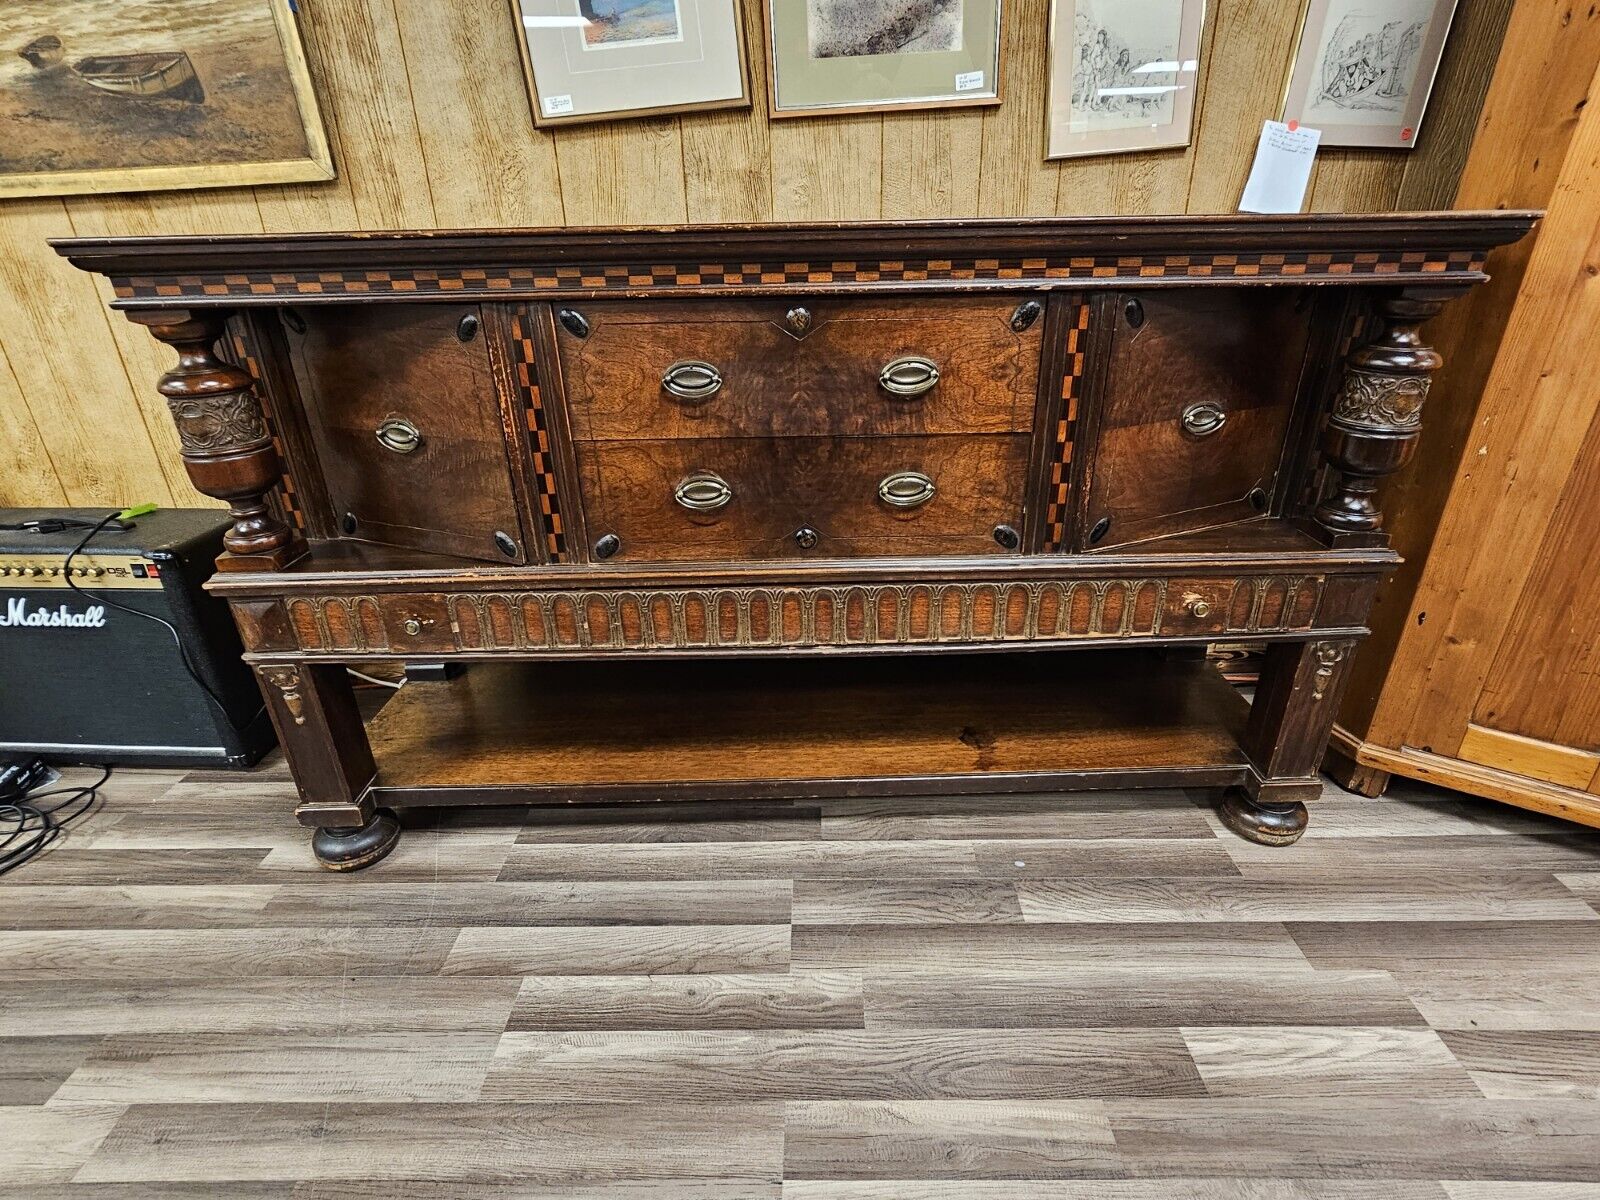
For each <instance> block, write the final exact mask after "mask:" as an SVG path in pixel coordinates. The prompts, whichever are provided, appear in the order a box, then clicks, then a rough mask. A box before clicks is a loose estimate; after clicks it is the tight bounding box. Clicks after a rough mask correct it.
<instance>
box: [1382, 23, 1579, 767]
mask: <svg viewBox="0 0 1600 1200" xmlns="http://www.w3.org/2000/svg"><path fill="white" fill-rule="evenodd" d="M1592 19H1595V20H1596V21H1600V18H1592ZM1597 57H1600V55H1597ZM1596 203H1600V113H1596V112H1591V111H1587V110H1586V111H1585V115H1584V116H1583V118H1582V119H1581V120H1579V122H1578V124H1577V128H1576V131H1575V132H1574V134H1573V137H1572V142H1571V145H1570V148H1569V151H1568V154H1567V156H1566V160H1565V165H1564V166H1563V168H1562V170H1561V178H1560V184H1559V188H1558V193H1557V195H1556V196H1555V198H1554V202H1553V204H1552V207H1551V209H1550V213H1549V215H1548V217H1547V218H1546V220H1545V223H1544V226H1543V228H1542V230H1541V232H1540V235H1539V238H1538V241H1537V243H1536V245H1535V247H1534V251H1533V257H1532V258H1531V259H1530V261H1529V263H1528V269H1527V273H1526V274H1525V275H1524V277H1523V280H1522V287H1521V291H1520V299H1519V302H1518V303H1517V304H1516V307H1515V310H1514V311H1513V313H1512V315H1511V319H1510V323H1509V325H1508V326H1507V328H1506V334H1505V338H1504V340H1503V342H1502V343H1501V353H1500V354H1499V356H1498V357H1497V359H1496V360H1495V363H1494V368H1493V370H1492V371H1491V372H1490V373H1489V376H1488V379H1487V382H1486V383H1485V386H1484V395H1483V400H1482V403H1481V405H1480V407H1479V411H1478V416H1477V425H1476V428H1477V430H1478V431H1479V436H1480V437H1481V438H1482V441H1481V442H1480V447H1481V448H1482V449H1483V451H1484V453H1482V454H1479V455H1476V456H1475V458H1474V460H1473V467H1472V470H1471V472H1470V473H1468V474H1466V475H1464V476H1463V477H1462V478H1461V479H1460V481H1459V482H1458V484H1457V486H1456V487H1455V489H1454V491H1453V493H1452V496H1451V503H1450V506H1449V509H1448V510H1447V512H1446V513H1445V516H1444V518H1443V520H1442V521H1441V523H1440V526H1439V530H1438V533H1437V535H1436V537H1435V539H1434V544H1433V550H1432V552H1431V554H1430V563H1431V564H1432V565H1431V567H1430V569H1429V571H1428V573H1427V574H1426V575H1425V576H1424V578H1423V580H1422V583H1421V585H1420V586H1419V588H1418V590H1417V593H1416V596H1415V597H1414V598H1413V600H1412V612H1413V614H1415V613H1419V612H1420V613H1425V614H1426V617H1425V618H1424V620H1421V621H1418V620H1417V619H1416V617H1415V616H1414V615H1413V617H1412V618H1411V619H1410V620H1409V621H1408V625H1412V624H1414V625H1415V626H1416V627H1415V628H1412V629H1411V631H1410V635H1409V636H1408V638H1407V639H1406V644H1405V653H1404V655H1403V657H1402V658H1399V659H1397V660H1396V663H1395V668H1394V670H1395V672H1396V674H1395V684H1394V686H1391V687H1390V688H1388V689H1387V690H1386V691H1385V693H1384V697H1383V700H1382V703H1381V705H1380V708H1379V711H1378V713H1377V715H1376V716H1375V718H1374V726H1375V727H1379V728H1383V729H1385V730H1391V729H1392V730H1395V731H1396V732H1400V731H1403V740H1404V742H1405V743H1406V744H1409V745H1414V746H1418V747H1421V748H1422V749H1425V750H1432V751H1436V752H1439V753H1444V754H1450V753H1453V752H1454V751H1455V750H1456V748H1457V747H1458V746H1459V745H1460V742H1461V738H1462V736H1463V735H1464V734H1465V732H1466V726H1467V721H1468V718H1469V715H1470V713H1471V711H1472V709H1473V707H1474V705H1475V703H1476V701H1477V697H1478V695H1479V693H1480V691H1481V689H1482V686H1483V682H1484V680H1485V678H1486V677H1487V676H1488V674H1489V672H1490V669H1491V667H1492V665H1493V659H1492V657H1491V653H1490V650H1491V648H1493V647H1497V646H1498V645H1499V644H1500V642H1501V639H1502V638H1503V637H1504V636H1505V633H1506V631H1507V629H1508V628H1509V627H1510V626H1511V624H1512V621H1513V618H1514V617H1515V615H1516V611H1515V608H1514V606H1513V603H1512V598H1513V597H1518V596H1520V595H1521V594H1522V593H1523V591H1524V589H1525V588H1526V587H1527V586H1528V584H1529V581H1530V580H1531V579H1532V578H1533V576H1534V571H1535V566H1536V559H1535V557H1534V556H1533V555H1530V554H1527V553H1522V554H1509V553H1504V549H1505V548H1506V547H1508V546H1515V545H1519V544H1520V545H1526V544H1527V543H1528V542H1529V541H1530V540H1531V536H1534V531H1530V530H1529V528H1528V520H1529V518H1530V516H1533V517H1536V518H1537V519H1538V520H1539V521H1540V524H1539V525H1538V526H1536V529H1537V536H1540V537H1541V538H1542V537H1543V536H1545V530H1546V529H1547V528H1548V525H1549V523H1550V522H1551V520H1552V514H1553V513H1554V512H1555V511H1556V508H1557V504H1558V501H1559V497H1560V496H1561V494H1562V491H1563V489H1564V488H1565V487H1566V485H1567V480H1568V479H1569V478H1571V477H1572V476H1573V475H1574V473H1575V471H1576V470H1577V469H1578V467H1579V465H1580V457H1579V456H1580V455H1581V454H1582V452H1583V447H1584V445H1585V439H1586V437H1587V436H1588V433H1589V430H1590V428H1591V426H1592V424H1593V423H1594V421H1595V420H1596V417H1597V414H1600V396H1597V394H1596V392H1595V389H1594V388H1592V387H1590V386H1589V383H1588V381H1589V372H1588V369H1587V363H1588V360H1589V359H1590V358H1591V357H1592V356H1593V355H1595V354H1597V353H1600V288H1597V287H1596V285H1595V278H1594V274H1593V272H1594V264H1595V262H1596V261H1597V256H1600V238H1597V235H1596V231H1595V227H1594V219H1593V212H1594V206H1595V204H1596ZM1491 431H1492V436H1491Z"/></svg>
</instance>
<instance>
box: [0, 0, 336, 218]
mask: <svg viewBox="0 0 1600 1200" xmlns="http://www.w3.org/2000/svg"><path fill="white" fill-rule="evenodd" d="M0 28H3V29H4V31H5V36H6V39H7V43H6V45H5V47H4V54H3V55H0V128H3V129H4V130H5V136H4V138H0V197H6V196H65V195H77V194H82V193H85V192H150V191H165V190H177V189H182V188H207V187H244V186H251V185H254V184H266V183H304V182H307V181H310V180H317V179H332V178H333V156H332V154H331V153H330V152H329V149H328V137H327V134H326V132H325V131H324V129H323V126H322V114H321V112H320V111H319V110H318V108H317V97H316V93H315V91H314V90H313V89H312V86H311V73H310V71H309V70H308V69H307V67H306V56H305V51H304V49H303V47H302V46H301V44H300V34H299V30H298V29H297V27H296V25H295V18H294V14H293V12H292V11H291V10H290V0H143V3H140V4H126V5H124V4H103V3H86V2H85V0H6V4H5V12H4V18H3V20H0Z"/></svg>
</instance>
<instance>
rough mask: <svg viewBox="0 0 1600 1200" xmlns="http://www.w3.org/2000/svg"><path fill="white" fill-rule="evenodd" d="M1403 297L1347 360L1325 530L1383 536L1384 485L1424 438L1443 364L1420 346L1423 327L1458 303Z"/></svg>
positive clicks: (1429, 294) (1331, 436) (1387, 302)
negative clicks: (1426, 407)
mask: <svg viewBox="0 0 1600 1200" xmlns="http://www.w3.org/2000/svg"><path fill="white" fill-rule="evenodd" d="M1452 295H1453V294H1452V293H1448V292H1439V291H1423V290H1415V291H1404V292H1399V293H1397V294H1395V295H1393V296H1390V297H1387V298H1386V299H1384V300H1383V301H1382V302H1381V303H1380V304H1379V306H1378V321H1379V330H1378V332H1377V334H1376V336H1374V337H1372V338H1371V339H1369V340H1368V341H1366V342H1365V343H1363V344H1362V345H1361V346H1359V347H1357V348H1356V349H1355V350H1353V351H1352V352H1351V353H1350V356H1349V357H1348V358H1347V359H1346V360H1345V376H1344V386H1343V387H1342V388H1341V390H1340V392H1339V397H1338V399H1337V400H1336V401H1335V402H1334V406H1333V413H1332V416H1331V417H1330V418H1329V421H1328V428H1327V432H1326V434H1325V435H1324V438H1323V450H1324V451H1325V453H1326V455H1327V460H1328V462H1329V464H1330V465H1331V466H1332V467H1333V468H1334V470H1335V471H1336V472H1337V473H1338V474H1337V480H1336V486H1335V487H1334V489H1333V490H1332V491H1331V492H1329V493H1328V495H1327V496H1326V497H1325V498H1324V499H1323V500H1322V502H1321V503H1320V504H1318V505H1317V509H1316V519H1317V521H1318V523H1319V524H1321V525H1323V526H1325V527H1326V528H1328V529H1331V530H1333V531H1334V532H1335V533H1340V534H1377V533H1378V532H1379V531H1380V530H1381V528H1382V526H1383V514H1382V513H1381V512H1379V511H1378V506H1377V502H1376V500H1375V499H1374V497H1375V496H1376V494H1377V491H1378V482H1379V481H1380V480H1381V479H1382V478H1383V477H1384V476H1385V475H1391V474H1393V473H1394V472H1395V471H1398V470H1399V469H1400V468H1401V467H1403V466H1405V465H1406V463H1407V462H1409V461H1410V459H1411V455H1412V454H1413V453H1414V452H1415V450H1416V446H1417V437H1418V436H1419V434H1420V433H1421V432H1422V406H1423V402H1424V401H1425V400H1427V398H1428V389H1429V388H1430V387H1431V386H1432V382H1433V380H1432V376H1433V373H1434V372H1435V371H1437V370H1438V369H1439V368H1440V367H1441V366H1442V365H1443V364H1444V360H1443V359H1442V358H1441V357H1440V356H1439V354H1438V352H1437V351H1435V350H1433V349H1432V348H1431V347H1429V346H1426V345H1424V344H1423V342H1422V335H1421V332H1420V330H1421V327H1422V325H1423V324H1424V323H1425V322H1426V321H1428V320H1430V319H1431V318H1433V317H1434V316H1437V315H1438V313H1439V310H1440V309H1442V308H1443V307H1444V306H1445V304H1447V303H1448V302H1449V301H1450V299H1451V298H1452Z"/></svg>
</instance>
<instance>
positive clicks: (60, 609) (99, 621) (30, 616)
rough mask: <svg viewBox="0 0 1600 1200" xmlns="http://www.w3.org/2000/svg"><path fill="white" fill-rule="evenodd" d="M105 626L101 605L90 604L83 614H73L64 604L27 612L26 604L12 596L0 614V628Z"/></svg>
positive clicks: (17, 597) (90, 627) (92, 627)
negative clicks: (20, 626)
mask: <svg viewBox="0 0 1600 1200" xmlns="http://www.w3.org/2000/svg"><path fill="white" fill-rule="evenodd" d="M105 624H106V610H105V606H104V605H103V604H91V605H90V606H89V607H88V608H86V609H85V610H84V611H83V612H73V611H71V610H70V609H69V608H67V606H66V605H65V604H62V605H58V606H57V607H56V608H53V609H50V608H35V609H34V610H33V611H32V612H29V611H28V602H27V601H26V600H24V599H23V598H22V597H21V596H13V597H12V598H11V599H9V600H7V601H6V608H5V612H4V613H0V628H9V627H11V626H14V625H31V626H36V627H43V626H49V627H51V628H61V627H70V628H73V629H103V628H105Z"/></svg>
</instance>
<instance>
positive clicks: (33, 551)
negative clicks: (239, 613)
mask: <svg viewBox="0 0 1600 1200" xmlns="http://www.w3.org/2000/svg"><path fill="white" fill-rule="evenodd" d="M107 511H109V510H107V509H99V510H95V509H70V508H64V509H15V508H13V509H0V525H19V524H22V523H23V522H27V521H35V520H37V521H49V520H51V519H53V518H69V519H73V520H78V521H85V520H87V521H89V522H91V523H92V522H94V521H98V520H99V519H100V518H101V517H103V516H105V515H106V513H107ZM131 523H132V525H133V528H131V529H129V530H127V531H123V532H119V531H117V530H115V529H106V530H103V531H101V532H100V533H98V534H96V535H95V537H94V540H93V541H91V542H90V543H89V545H88V547H87V548H86V549H85V550H84V552H83V553H81V554H79V555H77V556H75V557H74V558H73V560H72V580H73V582H74V583H76V584H77V585H78V586H79V587H82V588H85V589H88V590H90V591H92V592H101V593H104V594H105V596H106V597H107V598H108V599H110V600H112V601H114V602H115V603H117V604H122V605H126V606H127V607H129V608H137V609H139V610H140V611H142V612H147V613H151V614H153V615H155V616H158V617H160V618H162V620H164V621H167V622H169V623H170V624H171V625H172V626H174V627H175V628H176V629H177V631H178V635H179V637H181V638H182V639H183V645H184V648H185V649H186V650H187V651H188V657H189V661H190V663H191V664H193V667H194V669H195V672H196V673H197V674H198V675H199V676H200V677H201V678H202V679H204V680H205V681H206V685H207V686H208V687H210V688H211V690H212V691H213V692H214V693H216V695H217V697H218V698H219V699H220V700H221V701H222V706H223V710H224V711H218V709H217V706H216V705H215V704H213V703H212V702H211V701H210V700H209V699H208V698H207V697H206V694H205V692H203V691H202V690H201V689H200V687H199V686H198V685H197V684H196V683H195V681H194V679H193V678H192V677H191V676H190V675H189V673H188V671H186V670H185V669H184V663H183V658H182V656H181V655H180V654H179V651H178V647H177V646H176V645H175V644H174V642H173V638H172V635H171V634H170V633H168V632H167V630H165V629H163V628H162V627H161V626H160V625H157V624H156V623H155V622H154V621H147V620H144V619H143V618H141V617H136V616H133V615H132V614H130V613H126V612H120V611H118V610H117V609H116V608H113V607H112V606H111V605H110V604H104V603H101V602H100V601H99V600H97V599H95V598H94V597H93V596H86V595H80V594H79V593H77V592H75V591H73V590H72V589H71V588H69V587H68V586H67V583H66V580H65V578H64V576H63V570H64V566H65V563H66V558H67V555H68V553H70V552H71V550H72V549H73V547H75V546H76V545H77V544H78V543H79V542H80V541H81V540H82V539H83V536H84V534H85V533H87V532H88V530H87V529H83V528H80V529H63V530H60V531H59V532H47V533H29V532H19V531H15V530H0V754H7V753H11V752H16V751H31V752H33V753H36V754H39V755H41V756H43V757H44V758H47V759H49V760H51V761H53V762H89V763H118V764H123V765H126V766H141V767H143V766H148V767H157V766H159V767H167V766H193V767H202V766H211V767H247V766H249V765H251V764H252V763H254V762H255V761H256V760H257V759H259V758H260V757H261V756H262V755H263V754H265V753H266V752H267V751H268V750H269V749H271V748H272V745H273V741H274V739H273V734H272V727H271V724H270V722H269V720H268V718H267V715H266V713H265V711H264V709H263V706H262V701H261V693H260V691H259V689H258V688H257V687H256V682H255V677H254V675H252V674H251V672H250V670H249V668H247V667H246V666H245V665H244V663H243V662H242V661H241V660H240V655H241V654H242V653H243V650H242V647H241V646H240V644H239V635H238V632H237V630H235V629H234V626H233V620H232V618H231V617H230V616H229V615H228V609H227V605H225V604H223V603H222V602H220V601H218V600H216V599H214V598H213V597H211V596H210V595H208V594H206V593H205V592H204V591H202V590H201V585H202V584H203V583H204V582H205V581H206V579H207V578H209V577H210V575H211V573H212V569H213V568H212V564H213V562H214V560H215V559H216V557H217V555H218V554H220V553H221V551H222V532H223V530H224V529H226V528H227V526H228V521H227V515H226V514H225V513H220V512H212V511H207V510H204V509H168V510H157V511H156V512H152V513H148V514H146V515H144V516H140V517H135V518H133V520H132V522H131Z"/></svg>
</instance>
